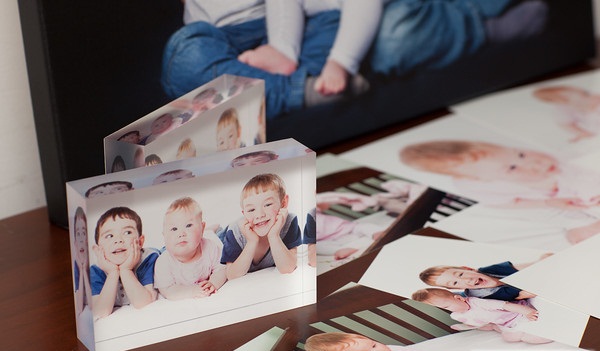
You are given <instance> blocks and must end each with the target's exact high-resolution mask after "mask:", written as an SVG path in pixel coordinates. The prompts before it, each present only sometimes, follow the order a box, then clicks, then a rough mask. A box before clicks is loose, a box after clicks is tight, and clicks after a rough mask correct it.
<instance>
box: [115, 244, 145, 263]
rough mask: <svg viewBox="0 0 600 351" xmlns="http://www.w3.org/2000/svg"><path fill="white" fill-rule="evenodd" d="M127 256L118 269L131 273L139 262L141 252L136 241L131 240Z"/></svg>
mask: <svg viewBox="0 0 600 351" xmlns="http://www.w3.org/2000/svg"><path fill="white" fill-rule="evenodd" d="M128 253H129V254H128V255H127V258H126V259H125V262H123V263H122V264H121V265H120V266H119V269H126V270H129V271H132V270H133V269H134V268H135V266H136V265H137V263H138V262H139V261H140V257H141V256H142V250H140V242H139V240H138V239H135V240H133V242H132V243H131V246H130V247H129V252H128Z"/></svg>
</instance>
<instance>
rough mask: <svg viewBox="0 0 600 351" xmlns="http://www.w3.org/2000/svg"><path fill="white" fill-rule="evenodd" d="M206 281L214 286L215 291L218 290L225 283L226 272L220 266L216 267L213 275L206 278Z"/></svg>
mask: <svg viewBox="0 0 600 351" xmlns="http://www.w3.org/2000/svg"><path fill="white" fill-rule="evenodd" d="M208 281H209V282H210V283H211V284H212V285H213V286H214V288H215V289H216V290H218V289H220V288H221V287H222V286H223V284H225V282H226V281H227V270H226V268H225V267H222V266H221V265H219V266H217V268H215V270H214V271H213V273H212V274H211V275H210V278H208Z"/></svg>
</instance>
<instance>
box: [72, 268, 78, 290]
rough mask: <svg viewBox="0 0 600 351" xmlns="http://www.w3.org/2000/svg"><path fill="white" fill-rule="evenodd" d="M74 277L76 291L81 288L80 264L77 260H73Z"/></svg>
mask: <svg viewBox="0 0 600 351" xmlns="http://www.w3.org/2000/svg"><path fill="white" fill-rule="evenodd" d="M73 267H75V268H74V269H73V279H75V291H77V290H79V264H77V261H73Z"/></svg>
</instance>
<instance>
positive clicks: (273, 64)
mask: <svg viewBox="0 0 600 351" xmlns="http://www.w3.org/2000/svg"><path fill="white" fill-rule="evenodd" d="M238 60H239V61H240V62H242V63H245V64H247V65H248V66H252V67H255V68H259V69H262V70H264V71H267V72H269V73H273V74H283V75H286V76H289V75H290V74H292V73H294V71H295V70H296V62H294V61H292V59H290V58H289V57H287V56H285V55H284V54H282V53H281V52H279V51H278V50H277V49H275V48H274V47H272V46H271V45H268V44H265V45H261V46H259V47H257V48H256V49H253V50H247V51H244V52H243V53H241V54H240V56H238Z"/></svg>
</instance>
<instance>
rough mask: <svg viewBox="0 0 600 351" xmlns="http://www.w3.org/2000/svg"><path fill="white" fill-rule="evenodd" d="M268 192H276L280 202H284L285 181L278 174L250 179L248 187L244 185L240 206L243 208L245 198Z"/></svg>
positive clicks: (267, 174) (268, 174)
mask: <svg viewBox="0 0 600 351" xmlns="http://www.w3.org/2000/svg"><path fill="white" fill-rule="evenodd" d="M268 190H274V191H276V192H277V193H278V195H279V200H280V201H283V199H284V198H285V195H286V192H285V183H284V182H283V179H281V177H279V176H278V175H277V174H273V173H264V174H259V175H256V176H254V177H252V179H250V180H249V181H248V182H247V183H246V185H244V188H243V189H242V194H241V196H240V204H241V205H242V207H243V202H244V199H245V198H247V197H248V196H250V195H252V194H258V193H261V192H265V191H268Z"/></svg>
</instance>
